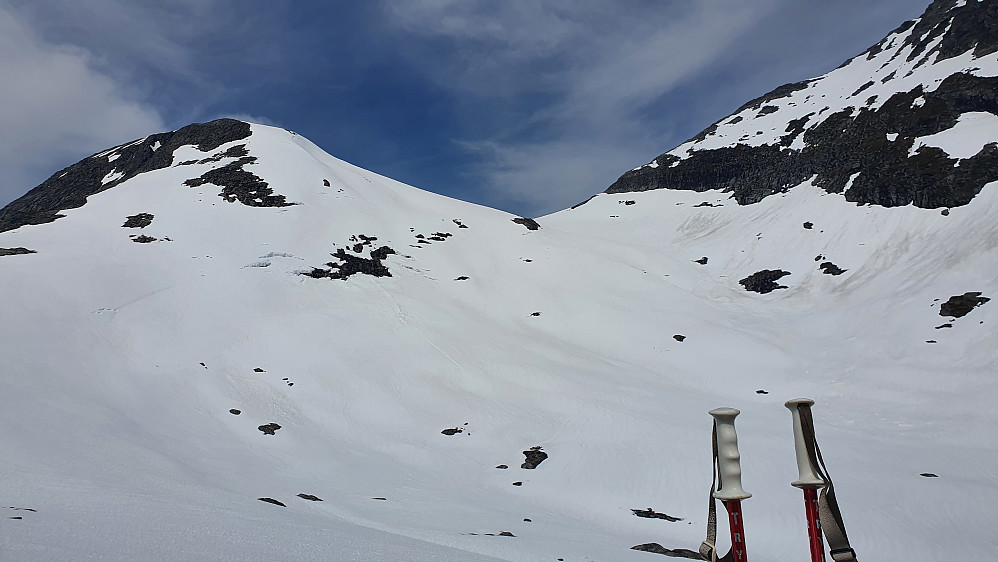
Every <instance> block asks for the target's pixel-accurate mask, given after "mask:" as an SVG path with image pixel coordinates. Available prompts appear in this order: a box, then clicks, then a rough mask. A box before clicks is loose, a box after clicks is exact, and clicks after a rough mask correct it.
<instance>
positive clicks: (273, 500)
mask: <svg viewBox="0 0 998 562" xmlns="http://www.w3.org/2000/svg"><path fill="white" fill-rule="evenodd" d="M257 499H258V500H260V501H262V502H267V503H272V504H274V505H279V506H281V507H288V506H286V505H284V504H283V503H281V502H279V501H277V500H275V499H274V498H257Z"/></svg>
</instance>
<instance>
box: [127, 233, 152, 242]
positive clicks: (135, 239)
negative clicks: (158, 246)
mask: <svg viewBox="0 0 998 562" xmlns="http://www.w3.org/2000/svg"><path fill="white" fill-rule="evenodd" d="M156 240H157V238H153V237H152V236H146V235H145V234H140V235H139V236H133V237H132V242H138V243H139V244H148V243H150V242H155V241H156Z"/></svg>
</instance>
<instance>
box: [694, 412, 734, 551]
mask: <svg viewBox="0 0 998 562" xmlns="http://www.w3.org/2000/svg"><path fill="white" fill-rule="evenodd" d="M710 441H711V449H713V455H714V456H713V460H712V461H711V463H710V464H711V472H712V474H711V479H710V492H709V493H708V494H707V497H708V498H709V500H708V502H707V538H706V539H705V540H704V541H703V542H702V543H700V556H702V557H703V559H704V560H710V562H731V561H732V556H731V551H730V550H729V551H728V553H727V554H725V555H724V556H723V557H721V558H718V557H717V546H716V543H717V500H716V499H715V498H714V492H715V491H717V490H720V489H721V471H720V467H719V465H718V460H717V422H716V421H715V422H714V425H713V428H712V429H711V435H710Z"/></svg>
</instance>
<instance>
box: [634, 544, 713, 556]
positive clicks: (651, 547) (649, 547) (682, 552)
mask: <svg viewBox="0 0 998 562" xmlns="http://www.w3.org/2000/svg"><path fill="white" fill-rule="evenodd" d="M631 550H641V551H644V552H654V553H655V554H665V555H666V556H674V557H676V558H689V559H691V560H703V556H700V553H699V552H693V551H692V550H687V549H685V548H677V549H675V550H672V549H668V548H665V547H664V546H662V545H660V544H658V543H657V542H649V543H645V544H639V545H637V546H632V547H631Z"/></svg>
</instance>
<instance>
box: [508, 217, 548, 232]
mask: <svg viewBox="0 0 998 562" xmlns="http://www.w3.org/2000/svg"><path fill="white" fill-rule="evenodd" d="M511 220H512V221H513V222H515V223H516V224H522V225H523V226H525V227H527V230H537V229H539V228H540V227H541V225H539V224H537V221H535V220H534V219H527V218H523V217H516V218H515V219H511Z"/></svg>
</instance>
